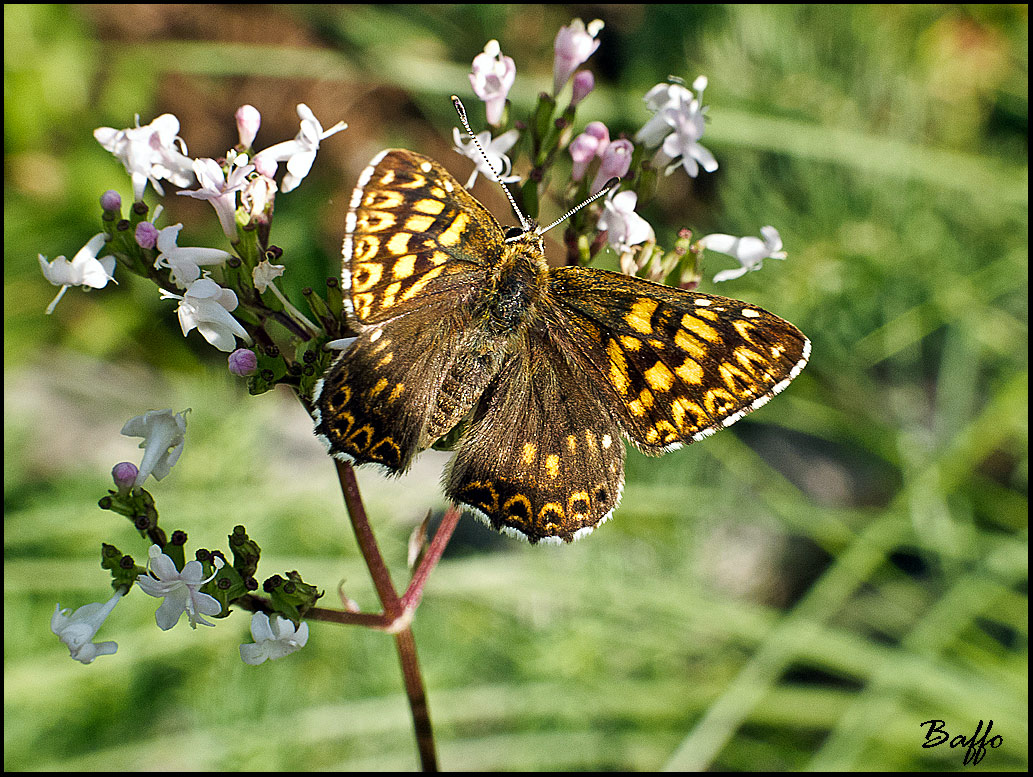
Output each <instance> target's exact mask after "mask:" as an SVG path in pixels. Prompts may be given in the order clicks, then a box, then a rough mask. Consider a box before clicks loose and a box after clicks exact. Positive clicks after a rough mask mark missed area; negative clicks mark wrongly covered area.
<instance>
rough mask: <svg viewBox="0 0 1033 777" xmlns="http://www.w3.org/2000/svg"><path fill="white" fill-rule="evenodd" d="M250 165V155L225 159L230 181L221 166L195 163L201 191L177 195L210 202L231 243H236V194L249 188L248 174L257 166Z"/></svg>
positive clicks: (203, 161)
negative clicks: (228, 168) (248, 156)
mask: <svg viewBox="0 0 1033 777" xmlns="http://www.w3.org/2000/svg"><path fill="white" fill-rule="evenodd" d="M247 161H248V159H247V154H239V155H238V154H236V153H235V152H232V151H231V152H230V153H229V154H228V155H227V158H226V162H227V164H228V165H229V166H230V174H229V177H228V178H227V177H226V174H225V173H224V172H223V169H222V166H221V165H220V164H219V163H218V162H216V161H215V160H214V159H195V160H194V175H196V176H197V182H198V183H199V184H200V186H201V188H200V189H193V190H191V191H185V192H177V193H178V194H184V195H186V196H187V197H194V198H196V199H198V200H208V202H210V203H211V204H212V207H213V208H215V213H216V214H217V215H218V217H219V223H220V224H221V225H222V231H223V232H224V233H226V237H228V238H229V239H230V240H232V241H236V239H237V221H236V217H235V215H234V214H235V213H236V210H237V192H239V191H240V190H242V189H243V188H244V187H245V186H247V176H248V173H250V172H251V171H252V170H254V169H255V166H254V165H249V164H248V163H247Z"/></svg>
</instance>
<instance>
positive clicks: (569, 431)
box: [445, 333, 624, 542]
mask: <svg viewBox="0 0 1033 777" xmlns="http://www.w3.org/2000/svg"><path fill="white" fill-rule="evenodd" d="M445 483H446V488H445V490H446V493H447V494H448V495H449V496H450V497H451V498H452V499H454V500H455V501H457V502H462V503H465V504H467V505H469V506H471V507H472V508H474V510H475V511H476V512H477V513H478V514H479V515H480V516H481V517H483V518H484V519H485V520H486V522H487V523H489V524H490V525H491V526H493V527H494V528H496V529H500V530H502V531H505V532H507V533H510V534H512V533H519V534H520V535H522V536H524V537H525V538H527V539H528V540H530V541H531V542H538V541H540V540H550V539H552V540H565V541H567V542H569V541H571V540H573V539H576V538H577V537H579V536H581V535H582V534H583V533H585V532H588V531H591V530H592V529H593V528H594V527H595V526H596V525H598V524H599V523H601V522H602V521H604V520H606V518H608V517H609V515H610V513H611V512H612V511H613V510H614V508H615V507H616V506H617V503H618V501H619V500H620V495H621V491H622V489H623V486H624V443H623V442H622V441H621V439H620V428H619V426H618V425H617V423H616V421H615V420H614V419H613V418H611V417H610V415H609V413H608V412H607V411H606V410H604V409H603V408H602V407H601V406H600V405H599V403H598V402H597V401H596V399H595V398H594V397H593V395H592V393H591V392H590V391H589V390H588V388H587V386H586V385H585V381H584V379H583V377H582V376H581V375H578V374H577V372H576V371H575V370H574V369H573V368H572V367H571V366H570V365H569V364H567V362H566V360H565V359H564V357H563V356H562V355H561V354H560V353H559V352H557V351H556V350H555V347H554V346H553V344H552V343H551V342H549V341H548V340H545V339H542V338H541V337H540V336H538V335H536V334H534V333H529V334H528V335H527V336H526V342H525V344H523V346H522V347H520V348H518V349H517V353H516V354H515V355H514V356H513V357H512V359H510V360H509V362H508V363H507V364H506V365H505V367H504V368H503V369H502V370H501V372H500V373H499V376H498V378H497V380H496V381H495V382H494V383H493V384H492V385H491V386H490V387H489V389H488V391H487V392H486V394H485V396H484V398H483V400H482V404H481V408H480V411H479V417H478V418H476V419H475V420H474V422H473V424H472V425H471V426H470V428H469V429H468V430H467V431H466V434H465V435H464V436H463V438H462V440H461V442H460V444H459V446H458V448H457V449H456V456H455V459H454V460H453V461H452V464H451V466H450V468H449V470H448V472H447V474H446V476H445Z"/></svg>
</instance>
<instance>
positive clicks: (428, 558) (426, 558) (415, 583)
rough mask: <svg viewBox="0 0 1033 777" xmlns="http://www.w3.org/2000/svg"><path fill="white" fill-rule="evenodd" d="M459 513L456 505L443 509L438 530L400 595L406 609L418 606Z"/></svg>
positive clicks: (454, 526)
mask: <svg viewBox="0 0 1033 777" xmlns="http://www.w3.org/2000/svg"><path fill="white" fill-rule="evenodd" d="M460 515H462V513H461V512H460V511H459V510H458V509H457V508H456V507H449V508H448V509H447V510H446V511H445V515H444V517H443V518H442V519H441V523H440V524H439V525H438V530H437V531H436V532H435V533H434V539H433V540H431V543H430V545H429V546H428V547H427V552H426V553H424V554H423V559H422V560H421V561H420V565H419V566H418V567H417V568H416V571H415V572H413V576H412V580H410V581H409V587H408V589H406V591H405V594H404V595H403V596H402V605H403V607H404V608H405V609H406V610H407V611H414V610H415V609H416V608H417V607H418V606H419V604H420V599H422V598H423V586H424V585H425V584H426V583H427V578H428V577H430V573H431V570H432V569H434V566H435V565H436V564H437V563H438V561H439V560H440V559H441V554H442V553H444V552H445V547H446V546H447V545H448V541H449V540H450V539H452V532H454V531H455V528H456V524H458V523H459V516H460Z"/></svg>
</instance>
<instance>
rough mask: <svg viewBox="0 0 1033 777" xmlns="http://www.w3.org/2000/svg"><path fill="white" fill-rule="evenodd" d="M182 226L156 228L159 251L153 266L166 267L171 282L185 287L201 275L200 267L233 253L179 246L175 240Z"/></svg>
mask: <svg viewBox="0 0 1033 777" xmlns="http://www.w3.org/2000/svg"><path fill="white" fill-rule="evenodd" d="M182 228H183V225H182V224H173V225H172V226H171V227H165V228H164V229H159V230H158V237H157V240H156V245H157V248H158V251H159V252H160V253H159V254H158V258H157V259H155V260H154V266H155V267H168V268H169V270H171V274H170V277H171V278H172V282H173V283H174V284H176V285H177V286H179V287H180V288H181V289H185V288H187V287H188V286H189V285H190V284H191V283H193V282H194V281H196V280H197V279H198V278H200V277H201V267H210V266H212V265H217V264H222V263H223V262H225V261H226V260H227V259H229V258H230V257H231V256H233V254H231V253H229V252H227V251H221V250H219V249H218V248H185V247H184V248H181V247H180V246H178V245H176V242H177V241H178V240H179V231H180V230H181V229H182Z"/></svg>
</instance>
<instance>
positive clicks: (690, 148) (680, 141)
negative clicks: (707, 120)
mask: <svg viewBox="0 0 1033 777" xmlns="http://www.w3.org/2000/svg"><path fill="white" fill-rule="evenodd" d="M670 120H671V126H672V127H673V128H674V132H672V133H671V134H670V135H668V136H667V137H666V138H665V139H664V144H663V150H664V154H666V155H667V156H668V157H669V158H671V159H677V158H678V157H681V166H682V167H684V168H685V172H686V173H688V174H689V177H690V178H695V177H696V176H697V175H699V168H700V166H701V165H702V167H703V169H704V170H706V171H707V172H708V173H712V172H714V171H715V170H716V169H717V160H716V159H715V158H714V155H713V154H711V153H710V151H709V150H708V149H706V148H704V147H703V146H701V145H700V144H699V139H700V138H701V137H703V130H704V127H705V124H704V121H703V114H702V113H699V112H696V113H692V114H684V113H673V114H671V116H670ZM675 167H677V165H672V166H671V167H669V168H668V169H667V174H668V175H670V173H671V172H672V171H673V169H674V168H675Z"/></svg>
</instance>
